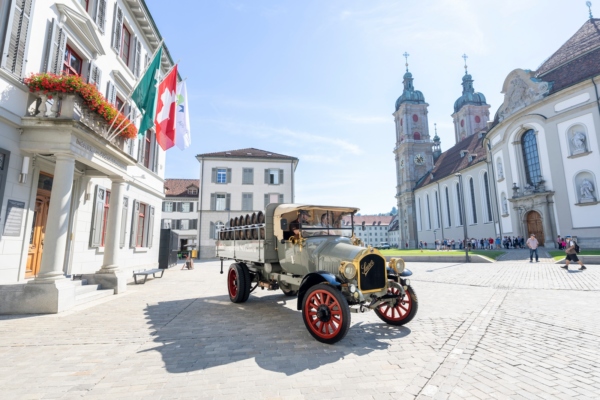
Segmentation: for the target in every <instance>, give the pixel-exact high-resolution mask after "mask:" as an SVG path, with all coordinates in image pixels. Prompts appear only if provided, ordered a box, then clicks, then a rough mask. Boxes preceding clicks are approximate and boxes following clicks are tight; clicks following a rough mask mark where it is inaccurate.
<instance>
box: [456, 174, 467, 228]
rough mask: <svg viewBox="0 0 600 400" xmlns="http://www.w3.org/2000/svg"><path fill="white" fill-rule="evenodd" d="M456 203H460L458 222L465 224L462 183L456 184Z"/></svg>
mask: <svg viewBox="0 0 600 400" xmlns="http://www.w3.org/2000/svg"><path fill="white" fill-rule="evenodd" d="M456 204H458V223H459V225H463V224H464V223H465V222H464V221H463V213H462V209H463V205H462V201H461V197H460V185H459V184H458V183H457V184H456Z"/></svg>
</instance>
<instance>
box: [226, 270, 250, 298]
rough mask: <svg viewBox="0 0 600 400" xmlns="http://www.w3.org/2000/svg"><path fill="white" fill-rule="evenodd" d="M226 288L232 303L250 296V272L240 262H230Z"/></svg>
mask: <svg viewBox="0 0 600 400" xmlns="http://www.w3.org/2000/svg"><path fill="white" fill-rule="evenodd" d="M227 290H228V292H229V299H230V300H231V301H232V302H233V303H243V302H245V301H246V300H248V296H250V272H249V271H248V267H246V266H245V265H244V264H241V263H234V264H231V266H230V267H229V272H228V273H227Z"/></svg>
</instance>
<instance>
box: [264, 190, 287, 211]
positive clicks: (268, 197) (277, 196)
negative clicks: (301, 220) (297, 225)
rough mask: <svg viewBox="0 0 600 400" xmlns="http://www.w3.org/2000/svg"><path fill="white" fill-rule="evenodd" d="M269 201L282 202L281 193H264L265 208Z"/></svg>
mask: <svg viewBox="0 0 600 400" xmlns="http://www.w3.org/2000/svg"><path fill="white" fill-rule="evenodd" d="M271 203H283V194H281V193H266V194H265V208H266V207H267V206H268V205H269V204H271Z"/></svg>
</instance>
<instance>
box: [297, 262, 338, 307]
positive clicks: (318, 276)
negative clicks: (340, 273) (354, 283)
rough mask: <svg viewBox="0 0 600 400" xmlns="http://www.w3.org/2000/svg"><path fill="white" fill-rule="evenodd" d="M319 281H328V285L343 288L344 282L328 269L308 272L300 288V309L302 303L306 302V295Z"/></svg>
mask: <svg viewBox="0 0 600 400" xmlns="http://www.w3.org/2000/svg"><path fill="white" fill-rule="evenodd" d="M319 283H327V284H328V285H331V286H334V287H336V288H338V289H340V290H341V287H342V283H341V282H340V281H338V280H337V279H336V277H335V275H333V274H331V273H329V272H327V271H316V272H311V273H310V274H307V275H306V276H305V277H304V278H303V279H302V283H301V284H300V289H298V306H297V309H298V310H302V303H303V302H304V295H305V294H306V292H307V291H308V289H310V288H311V287H313V286H314V285H317V284H319Z"/></svg>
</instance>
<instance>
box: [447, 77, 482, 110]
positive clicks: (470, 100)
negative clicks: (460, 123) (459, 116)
mask: <svg viewBox="0 0 600 400" xmlns="http://www.w3.org/2000/svg"><path fill="white" fill-rule="evenodd" d="M462 81H463V82H462V86H463V93H462V96H460V97H459V98H458V99H457V100H456V101H455V102H454V112H455V113H456V112H458V111H459V110H460V109H461V108H462V107H463V106H464V105H465V104H473V105H476V106H485V105H487V103H486V101H485V96H484V95H483V93H478V92H475V89H473V78H472V77H471V75H469V74H467V73H465V76H463V78H462Z"/></svg>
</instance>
